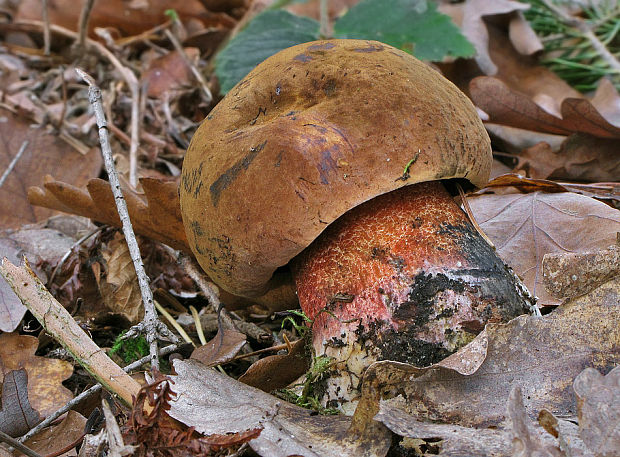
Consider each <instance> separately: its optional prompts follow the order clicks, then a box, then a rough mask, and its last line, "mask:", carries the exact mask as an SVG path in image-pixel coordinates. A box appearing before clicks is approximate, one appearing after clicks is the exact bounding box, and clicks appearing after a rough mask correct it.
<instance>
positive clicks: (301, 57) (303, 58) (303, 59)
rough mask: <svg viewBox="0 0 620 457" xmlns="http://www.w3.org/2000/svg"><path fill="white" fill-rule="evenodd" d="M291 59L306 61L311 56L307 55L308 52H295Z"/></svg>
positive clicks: (310, 58)
mask: <svg viewBox="0 0 620 457" xmlns="http://www.w3.org/2000/svg"><path fill="white" fill-rule="evenodd" d="M293 60H296V61H298V62H303V63H307V62H310V61H311V60H312V56H309V55H308V54H297V55H296V56H295V57H293Z"/></svg>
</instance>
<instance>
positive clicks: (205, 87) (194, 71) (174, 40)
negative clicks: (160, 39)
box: [164, 29, 213, 103]
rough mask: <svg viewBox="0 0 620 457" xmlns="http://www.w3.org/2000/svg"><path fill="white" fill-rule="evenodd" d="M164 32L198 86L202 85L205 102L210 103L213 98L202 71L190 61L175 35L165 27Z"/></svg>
mask: <svg viewBox="0 0 620 457" xmlns="http://www.w3.org/2000/svg"><path fill="white" fill-rule="evenodd" d="M164 32H165V34H166V37H167V38H168V39H169V40H170V42H171V43H172V45H173V46H174V49H176V50H177V52H178V53H179V55H180V56H181V57H182V58H183V60H184V61H185V64H186V65H187V66H188V67H189V68H190V70H191V71H192V74H193V75H194V77H195V78H196V80H197V81H198V83H199V84H200V87H202V90H203V92H204V93H205V98H206V100H205V101H206V103H211V101H212V100H213V95H212V94H211V90H210V89H209V85H208V84H207V81H205V78H204V76H202V73H200V71H199V70H198V68H196V66H195V65H194V64H193V63H192V61H191V60H190V58H189V56H188V55H187V53H186V52H185V49H183V46H181V43H179V40H178V39H177V37H176V36H174V34H173V33H172V32H171V31H170V30H169V29H166V30H165V31H164Z"/></svg>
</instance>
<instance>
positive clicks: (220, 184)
mask: <svg viewBox="0 0 620 457" xmlns="http://www.w3.org/2000/svg"><path fill="white" fill-rule="evenodd" d="M266 144H267V141H266V140H265V142H263V143H262V144H259V145H258V146H256V147H254V148H250V152H249V153H248V154H246V155H245V156H244V157H242V158H241V159H240V160H238V161H237V163H235V164H234V165H233V166H232V167H230V168H229V169H228V170H226V171H225V172H224V173H222V174H221V175H220V177H219V178H217V179H216V180H215V182H214V183H213V184H211V187H209V190H210V191H211V203H213V206H217V205H218V203H219V201H220V196H221V194H222V191H223V190H225V189H226V188H227V187H228V186H230V185H231V184H232V183H233V182H234V181H235V179H237V177H238V176H239V174H240V173H241V172H242V171H243V170H247V169H248V167H249V166H250V164H251V163H252V161H254V159H255V158H256V156H257V155H258V153H259V152H260V151H262V150H263V149H264V148H265V145H266Z"/></svg>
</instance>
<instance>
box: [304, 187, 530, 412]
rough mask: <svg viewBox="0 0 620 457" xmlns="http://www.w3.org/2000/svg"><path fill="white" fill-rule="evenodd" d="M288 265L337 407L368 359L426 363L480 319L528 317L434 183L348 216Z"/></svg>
mask: <svg viewBox="0 0 620 457" xmlns="http://www.w3.org/2000/svg"><path fill="white" fill-rule="evenodd" d="M292 269H293V275H294V278H295V283H296V286H297V294H298V297H299V301H300V304H301V308H302V310H303V311H304V312H305V314H306V315H307V316H308V317H309V318H310V319H312V320H313V324H312V333H313V335H312V337H313V347H314V352H315V355H317V356H318V355H326V356H329V357H333V359H334V365H333V366H332V370H331V371H330V372H329V373H328V376H327V379H326V385H325V386H324V388H325V396H324V398H325V399H330V404H329V406H340V407H342V408H343V409H345V411H346V410H347V406H346V404H347V403H348V402H349V401H350V400H352V399H354V398H355V396H356V395H357V392H358V388H359V382H360V380H361V375H362V373H363V371H364V369H365V367H367V366H368V365H369V364H370V363H372V362H373V361H375V360H397V361H401V362H408V363H412V364H414V365H416V366H419V367H423V366H428V365H431V364H433V363H436V362H439V361H440V360H441V359H443V358H445V357H446V356H448V355H449V354H451V353H453V352H455V351H456V350H457V349H458V348H460V347H462V346H463V345H465V344H466V343H467V342H469V341H470V340H471V339H473V338H474V337H475V335H476V334H477V333H478V332H479V331H480V330H482V329H483V328H484V325H485V324H486V323H487V322H489V321H507V320H509V319H510V318H512V317H514V316H516V315H519V314H522V313H524V312H526V311H527V308H526V306H525V301H524V300H523V298H522V297H521V296H520V294H519V291H518V287H517V286H516V285H515V283H514V277H513V276H512V275H511V274H510V273H509V272H508V271H507V268H506V267H505V265H504V263H503V262H502V261H501V260H500V259H499V258H498V257H497V255H496V253H495V251H494V250H493V248H491V247H490V246H489V245H488V244H487V243H486V242H485V241H484V239H483V238H482V237H481V236H480V234H479V233H478V232H477V231H476V230H475V228H474V227H473V225H472V224H471V223H470V221H469V219H468V217H467V215H466V214H465V213H464V212H463V211H462V210H461V209H460V208H459V207H458V205H457V204H456V203H455V202H454V200H453V198H452V197H451V196H450V194H448V192H447V191H446V190H445V188H444V187H443V185H442V184H441V183H440V182H426V183H420V184H415V185H410V186H406V187H404V188H401V189H398V190H395V191H393V192H390V193H387V194H384V195H381V196H379V197H377V198H374V199H372V200H370V201H368V202H366V203H364V204H362V205H360V206H358V207H356V208H354V209H352V210H350V211H349V212H347V213H346V214H344V215H343V216H342V217H340V218H339V219H338V220H337V221H336V222H334V223H333V224H332V225H330V226H329V227H328V228H327V229H326V230H325V231H324V232H323V233H322V234H321V236H320V237H319V238H317V240H315V241H314V242H313V243H312V244H311V245H310V246H309V247H308V248H307V249H306V250H305V251H304V252H303V253H302V254H301V255H299V256H298V257H297V258H295V259H294V260H293V262H292Z"/></svg>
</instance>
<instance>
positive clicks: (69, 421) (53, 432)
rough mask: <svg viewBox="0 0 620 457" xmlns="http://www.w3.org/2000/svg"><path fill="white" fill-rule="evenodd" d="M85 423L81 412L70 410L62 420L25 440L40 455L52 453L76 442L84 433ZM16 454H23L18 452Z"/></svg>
mask: <svg viewBox="0 0 620 457" xmlns="http://www.w3.org/2000/svg"><path fill="white" fill-rule="evenodd" d="M85 425H86V418H85V417H84V416H82V415H81V414H80V413H78V412H75V411H73V410H70V411H69V412H68V413H67V415H66V416H65V417H64V419H63V420H62V422H60V423H59V424H56V425H52V426H51V427H47V428H44V429H43V430H41V431H40V432H39V433H37V434H35V435H34V436H33V437H32V438H29V439H28V440H27V441H25V442H24V444H25V445H26V446H27V447H29V448H30V449H32V450H33V451H35V452H37V453H39V455H50V454H53V453H56V452H58V451H61V450H63V449H65V448H66V447H67V446H69V445H70V444H72V443H75V442H76V441H77V440H78V439H79V438H80V437H81V436H82V435H83V434H84V426H85ZM15 455H21V454H18V453H17V452H16V453H15Z"/></svg>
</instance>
